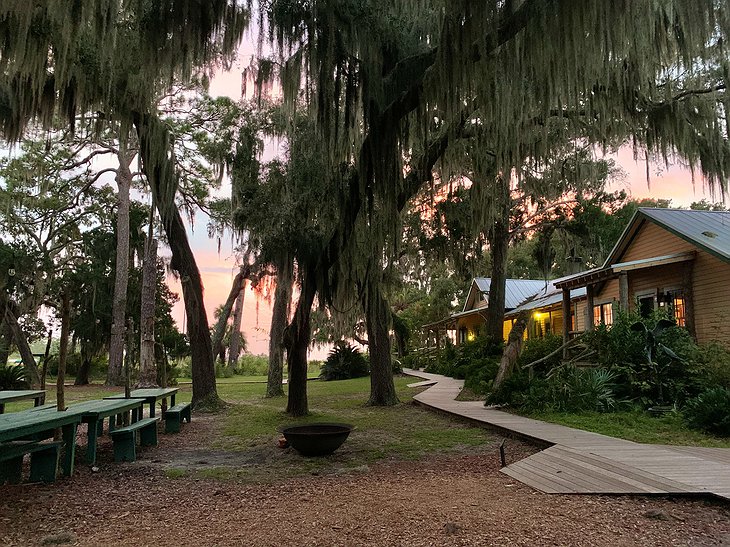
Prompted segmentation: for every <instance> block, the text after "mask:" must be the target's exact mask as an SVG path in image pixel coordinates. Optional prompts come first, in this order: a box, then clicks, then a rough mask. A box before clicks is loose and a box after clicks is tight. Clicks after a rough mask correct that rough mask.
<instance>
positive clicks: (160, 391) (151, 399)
mask: <svg viewBox="0 0 730 547" xmlns="http://www.w3.org/2000/svg"><path fill="white" fill-rule="evenodd" d="M177 392H178V388H176V387H161V388H143V389H134V390H132V391H131V393H130V394H129V398H131V399H144V402H145V403H148V404H149V405H150V418H152V417H154V415H155V405H156V404H157V401H159V400H160V399H162V400H163V401H165V400H167V398H169V399H170V406H175V395H176V394H177ZM126 398H127V397H125V395H124V394H123V393H122V394H120V395H111V396H109V397H104V399H126Z"/></svg>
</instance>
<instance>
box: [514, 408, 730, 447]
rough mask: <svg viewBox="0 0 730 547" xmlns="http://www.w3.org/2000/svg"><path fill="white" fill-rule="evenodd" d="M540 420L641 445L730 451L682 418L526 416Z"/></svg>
mask: <svg viewBox="0 0 730 547" xmlns="http://www.w3.org/2000/svg"><path fill="white" fill-rule="evenodd" d="M525 415H526V416H529V417H530V418H534V419H536V420H544V421H546V422H552V423H556V424H561V425H566V426H569V427H575V428H576V429H584V430H586V431H593V432H595V433H601V434H603V435H610V436H612V437H618V438H620V439H626V440H629V441H634V442H639V443H651V444H675V445H696V446H707V447H716V448H730V439H728V438H724V439H723V438H720V437H714V436H712V435H707V434H705V433H702V432H701V431H696V430H693V429H689V428H688V427H687V426H686V424H685V423H684V421H683V420H682V417H681V416H680V415H679V414H667V415H665V416H662V417H660V418H655V417H653V416H651V415H650V414H648V413H647V412H642V411H640V410H632V411H625V412H608V413H603V412H581V413H578V414H567V413H561V412H536V413H531V414H525Z"/></svg>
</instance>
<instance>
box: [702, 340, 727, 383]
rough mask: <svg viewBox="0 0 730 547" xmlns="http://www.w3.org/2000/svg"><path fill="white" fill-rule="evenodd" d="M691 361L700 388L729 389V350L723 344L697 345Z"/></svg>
mask: <svg viewBox="0 0 730 547" xmlns="http://www.w3.org/2000/svg"><path fill="white" fill-rule="evenodd" d="M693 361H694V362H695V369H696V371H697V375H698V384H699V385H701V387H702V388H705V389H707V388H711V387H724V388H727V389H730V350H728V349H727V348H725V346H723V345H722V344H719V343H717V342H711V343H709V344H705V345H702V346H699V347H698V348H697V351H696V353H695V355H694V359H693Z"/></svg>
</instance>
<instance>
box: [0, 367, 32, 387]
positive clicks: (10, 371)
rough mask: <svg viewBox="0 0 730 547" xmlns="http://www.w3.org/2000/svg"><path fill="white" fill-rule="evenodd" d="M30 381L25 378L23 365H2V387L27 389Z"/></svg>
mask: <svg viewBox="0 0 730 547" xmlns="http://www.w3.org/2000/svg"><path fill="white" fill-rule="evenodd" d="M27 387H28V382H27V381H26V379H25V371H24V370H23V367H19V366H16V365H10V364H5V365H0V389H25V388H27Z"/></svg>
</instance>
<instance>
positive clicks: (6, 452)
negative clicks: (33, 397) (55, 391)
mask: <svg viewBox="0 0 730 547" xmlns="http://www.w3.org/2000/svg"><path fill="white" fill-rule="evenodd" d="M81 419H82V414H81V412H78V411H75V410H73V409H68V410H65V411H62V412H59V411H57V410H52V409H49V410H45V411H34V410H32V409H31V410H23V411H20V412H11V413H9V414H2V415H0V462H5V461H8V460H10V461H11V462H14V463H11V465H15V466H16V467H15V470H14V471H18V468H17V458H18V451H20V452H21V454H20V457H21V461H22V456H23V454H31V453H33V452H36V451H42V450H41V449H40V448H39V449H38V450H36V446H38V445H39V443H38V441H43V440H45V439H51V438H52V437H53V434H54V431H55V430H56V429H57V428H61V431H62V441H61V443H60V446H62V447H63V448H64V456H63V460H62V469H63V474H64V475H65V476H67V477H68V476H71V474H72V473H73V467H74V457H75V455H76V428H77V426H78V424H79V423H81ZM17 441H35V443H33V442H29V443H26V444H22V443H18V442H17ZM56 455H57V454H56ZM32 460H33V457H31V466H33V462H32ZM37 465H40V464H37ZM6 478H7V477H6Z"/></svg>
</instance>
